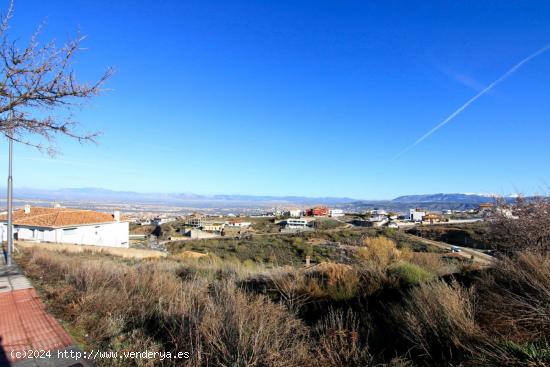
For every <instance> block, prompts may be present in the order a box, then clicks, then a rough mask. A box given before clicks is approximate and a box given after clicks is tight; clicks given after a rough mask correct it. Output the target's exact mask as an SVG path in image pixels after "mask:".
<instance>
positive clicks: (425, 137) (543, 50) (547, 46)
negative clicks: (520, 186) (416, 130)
mask: <svg viewBox="0 0 550 367" xmlns="http://www.w3.org/2000/svg"><path fill="white" fill-rule="evenodd" d="M548 49H550V43H549V44H547V45H546V46H544V47H542V48H540V49H539V50H537V51H535V52H534V53H532V54H531V55H529V56H527V57H526V58H525V59H523V60H521V61H520V62H518V63H517V64H515V65H514V66H512V67H511V68H510V69H509V70H508V71H507V72H505V73H504V74H502V75H501V76H500V77H499V78H498V79H496V80H495V81H494V82H492V83H491V84H489V85H488V86H486V87H485V89H483V90H482V91H481V92H479V93H478V94H476V95H475V96H473V97H472V98H470V99H469V100H467V101H466V103H464V104H463V105H462V106H460V107H459V108H458V109H457V110H456V111H455V112H453V113H451V114H450V115H449V116H448V117H447V118H446V119H445V120H443V121H441V122H440V123H439V124H437V125H436V126H435V127H434V128H433V129H431V130H430V131H428V132H427V133H426V134H424V135H422V136H421V137H420V138H419V139H418V140H416V141H415V142H414V143H413V144H411V145H410V146H408V147H407V148H406V149H404V150H403V151H401V152H400V153H399V154H397V155H396V156H395V157H394V158H393V159H392V161H393V160H396V159H397V158H399V157H401V156H402V155H403V154H405V153H407V152H408V151H409V150H411V149H412V148H414V147H415V146H417V145H418V144H420V143H421V142H423V141H424V140H425V139H427V138H428V137H429V136H430V135H432V134H433V133H435V132H436V131H437V130H439V129H441V128H442V127H443V126H445V125H447V124H448V123H449V122H451V120H452V119H454V118H455V117H456V116H458V115H459V114H460V113H461V112H462V111H464V110H465V109H466V108H467V107H468V106H469V105H471V104H472V103H474V102H475V101H476V100H477V99H478V98H479V97H481V96H482V95H484V94H485V93H487V92H488V91H490V90H491V89H493V88H494V87H495V86H497V85H498V84H500V83H501V82H503V81H504V80H506V79H507V78H508V77H509V76H510V75H512V74H513V73H514V72H516V71H517V70H518V69H519V68H520V67H522V66H523V65H524V64H526V63H527V62H529V61H531V60H532V59H534V58H535V57H537V56H539V55H540V54H542V53H544V52H545V51H547V50H548Z"/></svg>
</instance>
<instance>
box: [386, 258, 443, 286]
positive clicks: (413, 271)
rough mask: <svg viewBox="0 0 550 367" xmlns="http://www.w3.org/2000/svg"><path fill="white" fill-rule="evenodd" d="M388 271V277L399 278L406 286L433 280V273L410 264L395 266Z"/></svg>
mask: <svg viewBox="0 0 550 367" xmlns="http://www.w3.org/2000/svg"><path fill="white" fill-rule="evenodd" d="M388 271H389V274H390V275H392V276H395V277H397V278H399V280H400V281H401V282H402V283H403V284H405V285H407V286H411V285H419V284H421V283H425V282H428V281H430V280H433V279H434V278H435V275H434V274H433V273H430V272H429V271H427V270H425V269H423V268H421V267H420V266H418V265H415V264H411V263H399V264H395V265H393V266H392V267H390V268H389V270H388Z"/></svg>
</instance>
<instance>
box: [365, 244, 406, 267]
mask: <svg viewBox="0 0 550 367" xmlns="http://www.w3.org/2000/svg"><path fill="white" fill-rule="evenodd" d="M363 245H364V247H361V248H360V249H358V250H357V254H356V255H357V257H358V258H359V259H360V260H362V261H363V262H364V263H365V265H366V266H367V267H370V268H379V269H387V268H388V267H389V266H390V265H391V264H393V263H395V262H397V261H399V260H402V261H408V260H409V259H410V258H411V256H412V253H411V252H410V250H409V249H403V250H398V249H397V245H396V243H395V242H394V241H392V240H391V239H389V238H387V237H383V236H380V237H369V238H367V239H365V240H364V241H363Z"/></svg>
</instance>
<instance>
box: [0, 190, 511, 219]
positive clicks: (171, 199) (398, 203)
mask: <svg viewBox="0 0 550 367" xmlns="http://www.w3.org/2000/svg"><path fill="white" fill-rule="evenodd" d="M5 193H6V190H5V189H0V199H5ZM14 196H15V198H16V199H19V200H31V199H32V200H45V201H58V202H62V203H63V202H73V203H78V202H80V203H121V204H132V203H135V204H155V205H168V206H176V207H192V208H255V207H256V208H260V207H263V208H266V207H275V206H285V205H286V206H291V205H296V206H307V205H327V206H334V207H338V208H343V209H344V210H348V211H350V212H352V211H353V212H357V211H363V210H368V209H374V208H384V209H386V210H390V211H395V212H401V213H404V212H408V210H409V209H410V208H415V207H421V208H424V209H426V210H434V211H435V210H444V209H453V210H467V209H473V208H477V206H478V205H479V204H481V203H487V202H493V201H494V200H495V199H494V198H493V197H491V196H488V195H475V194H443V193H440V194H425V195H407V196H400V197H397V198H395V199H393V200H357V199H352V198H346V197H343V198H339V197H306V196H267V195H266V196H255V195H199V194H193V193H185V192H184V193H140V192H133V191H115V190H108V189H101V188H93V187H86V188H67V189H58V190H41V189H32V188H15V191H14ZM508 200H510V201H511V200H513V199H512V198H508Z"/></svg>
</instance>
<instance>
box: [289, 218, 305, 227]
mask: <svg viewBox="0 0 550 367" xmlns="http://www.w3.org/2000/svg"><path fill="white" fill-rule="evenodd" d="M309 222H310V221H309V220H308V219H306V218H288V219H287V220H286V228H289V229H299V228H307V227H308V225H309Z"/></svg>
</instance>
